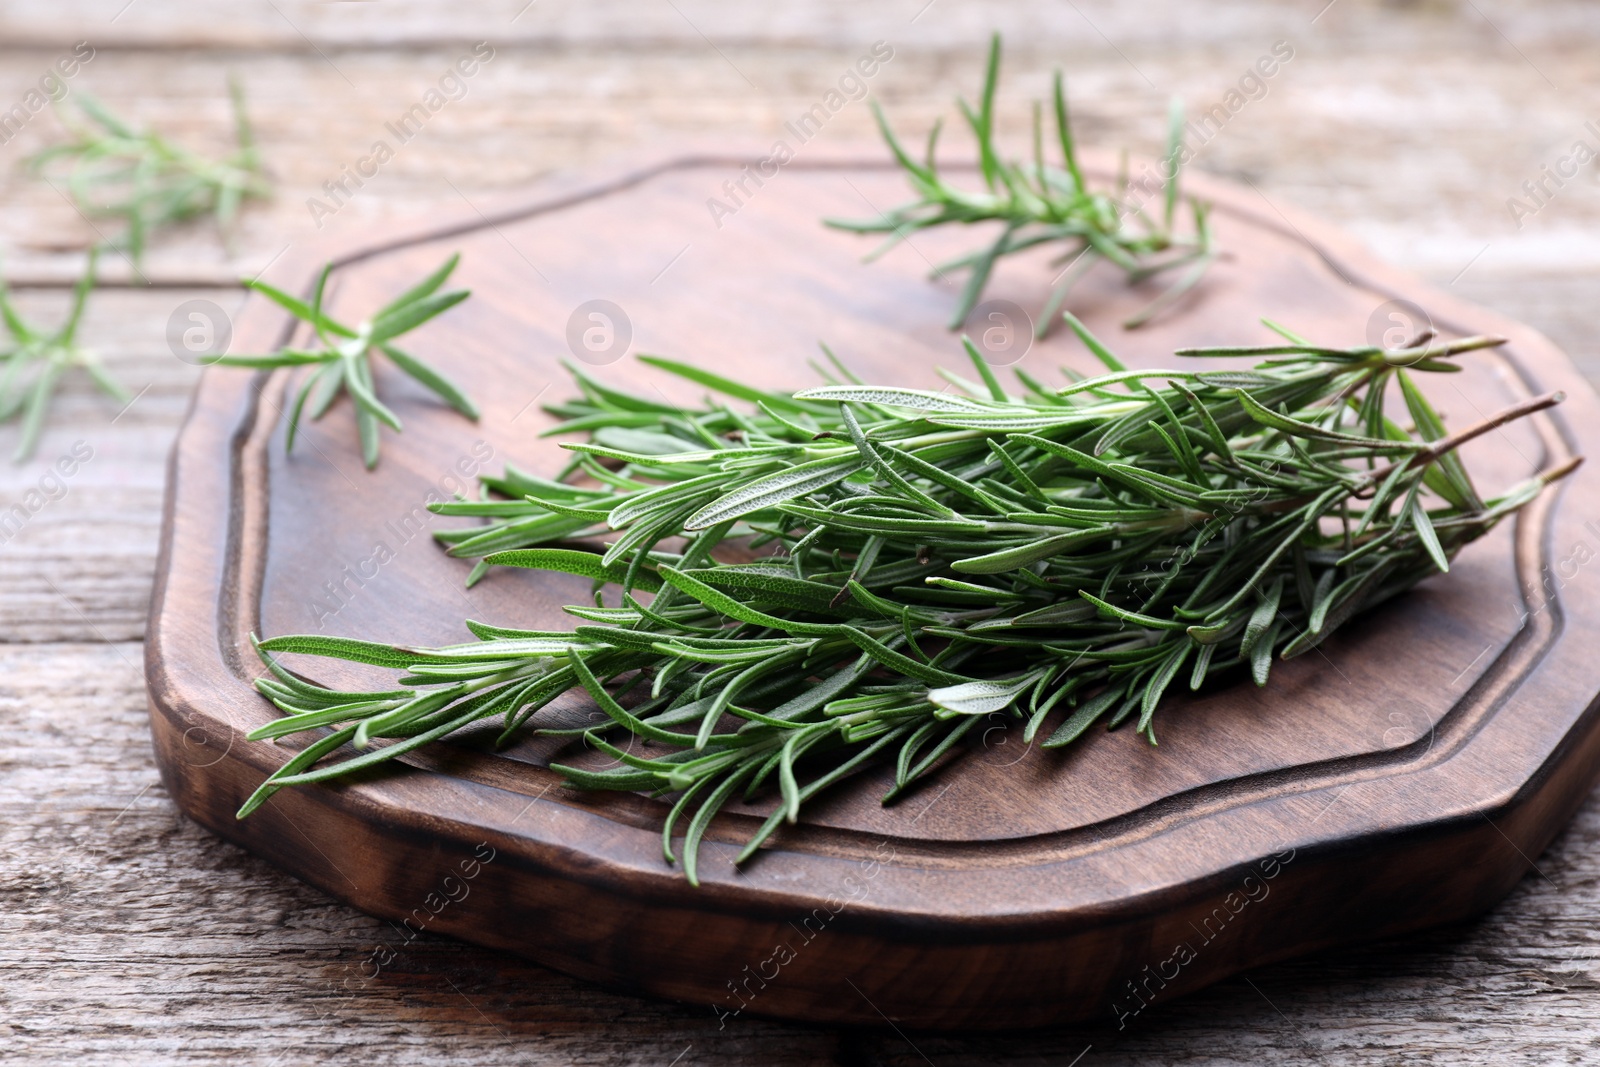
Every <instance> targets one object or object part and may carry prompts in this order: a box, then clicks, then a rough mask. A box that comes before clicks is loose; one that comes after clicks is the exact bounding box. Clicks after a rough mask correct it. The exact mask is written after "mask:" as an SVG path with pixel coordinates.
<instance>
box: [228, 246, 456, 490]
mask: <svg viewBox="0 0 1600 1067" xmlns="http://www.w3.org/2000/svg"><path fill="white" fill-rule="evenodd" d="M460 261H461V256H460V254H459V253H458V254H456V255H453V256H451V257H450V258H449V259H447V260H446V261H445V262H444V265H443V266H441V267H440V268H439V269H438V270H436V271H434V272H433V273H432V274H430V275H428V277H426V278H424V279H423V280H422V281H420V282H418V283H417V284H416V285H414V286H412V287H411V288H410V289H407V290H406V291H405V292H403V293H401V294H400V295H399V296H397V297H395V298H394V299H393V300H392V301H390V302H389V303H388V304H386V305H384V306H383V307H382V308H380V309H379V310H378V312H377V313H376V314H374V315H373V316H372V317H371V318H370V319H366V320H364V321H362V322H360V323H358V324H357V325H356V326H354V327H350V326H346V325H345V324H344V323H342V322H339V321H337V320H335V319H333V318H331V317H330V316H328V315H326V314H325V313H324V312H323V310H322V300H323V296H324V294H325V292H326V291H327V287H328V275H329V273H330V272H332V270H333V264H332V263H329V264H327V265H326V266H325V267H323V268H322V273H321V274H320V275H318V276H317V284H316V288H315V289H314V290H313V291H312V294H311V303H309V304H307V303H306V302H305V301H303V300H300V299H298V298H296V297H293V296H290V295H289V294H288V293H286V292H284V291H283V290H281V289H277V288H274V287H273V286H271V285H268V284H267V283H266V282H263V281H260V280H256V279H246V280H245V283H244V284H245V285H246V286H247V287H248V288H251V289H254V290H255V291H256V292H258V293H260V294H261V295H262V296H265V297H266V298H267V299H268V300H271V301H272V302H273V303H275V304H277V305H278V306H280V307H282V308H283V309H284V310H286V311H288V312H289V313H290V314H291V315H293V316H294V317H295V318H297V319H299V320H300V321H301V322H304V323H307V324H308V325H310V326H311V328H312V330H313V331H315V333H316V336H317V340H319V341H321V342H322V345H321V347H319V348H311V349H306V348H288V347H285V348H281V349H279V350H278V351H277V352H274V353H271V354H269V355H238V356H223V357H222V358H221V359H219V360H217V362H218V363H225V364H228V365H230V366H235V367H254V368H256V369H258V370H260V369H271V368H274V367H298V366H305V365H314V366H316V368H317V369H316V370H315V371H312V372H311V374H310V375H308V376H307V378H306V380H305V382H304V383H303V384H302V385H301V386H300V392H299V394H298V395H297V396H296V397H295V401H294V406H293V407H292V408H291V409H290V411H289V428H288V433H287V434H286V440H285V442H284V448H285V450H286V451H292V450H293V449H294V439H295V434H296V432H297V431H298V429H299V427H300V417H301V415H302V413H306V414H309V415H310V417H311V418H312V420H316V419H320V418H322V416H323V414H324V413H325V412H326V411H327V410H328V407H329V406H330V405H331V404H332V403H333V402H334V400H336V399H337V398H338V397H339V394H340V393H348V394H349V395H350V399H351V400H352V401H354V403H355V408H356V428H357V431H358V432H359V433H360V435H361V454H362V458H363V459H364V460H365V462H366V465H367V469H368V470H371V469H372V468H373V467H375V466H377V464H378V432H379V431H378V424H379V423H382V424H383V425H385V426H388V427H389V428H390V429H392V430H399V429H400V428H401V427H400V418H399V416H397V415H395V413H394V412H393V411H390V410H389V408H388V407H386V406H385V405H384V403H383V401H381V400H379V399H378V394H377V392H376V391H375V387H374V385H373V378H372V353H373V351H374V350H376V351H380V352H382V353H383V354H384V355H386V356H388V357H389V360H390V361H391V362H392V363H394V365H395V366H396V367H399V368H400V369H401V370H402V371H404V372H405V373H407V374H409V375H410V376H411V377H412V378H415V379H416V380H417V381H419V382H421V383H422V384H423V385H424V386H426V387H427V388H428V389H430V390H432V391H433V392H434V393H436V394H438V396H439V397H440V399H442V400H443V401H444V402H445V403H447V404H449V405H450V406H451V407H453V408H455V409H456V410H457V411H459V412H461V414H463V415H465V416H466V417H467V418H469V419H471V420H472V421H474V422H476V421H477V420H478V407H477V405H476V404H474V403H473V402H472V400H471V398H470V397H468V396H467V394H466V393H464V392H462V390H461V388H460V387H459V386H457V385H456V384H455V383H454V382H452V381H451V380H450V379H449V378H447V377H445V376H444V375H443V374H441V373H440V372H439V371H437V370H435V369H434V368H433V367H431V366H429V365H428V364H427V363H424V362H423V361H422V360H420V359H418V358H417V357H416V356H413V355H411V354H409V353H408V352H405V351H404V350H402V349H400V348H399V347H398V346H396V345H395V343H394V342H395V339H396V338H398V337H400V336H401V335H402V334H405V333H408V332H410V331H411V330H414V329H416V328H417V327H418V326H421V325H422V324H423V323H425V322H427V321H428V320H429V319H431V318H433V317H435V316H436V315H439V314H441V313H443V312H445V311H448V310H449V309H450V308H452V307H455V306H456V305H457V304H459V303H461V301H463V300H465V299H466V298H467V297H468V296H471V295H472V294H471V292H470V291H469V290H466V289H452V290H450V291H449V292H444V293H441V292H439V288H440V287H441V286H442V285H444V283H445V281H446V280H447V279H448V278H449V277H450V273H451V272H452V271H454V270H455V269H456V264H457V263H459V262H460Z"/></svg>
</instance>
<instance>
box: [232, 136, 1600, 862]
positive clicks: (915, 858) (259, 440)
mask: <svg viewBox="0 0 1600 1067" xmlns="http://www.w3.org/2000/svg"><path fill="white" fill-rule="evenodd" d="M748 161H749V158H748V157H741V156H726V157H719V156H694V157H688V158H683V159H678V160H673V161H669V162H666V163H663V164H660V165H657V166H653V167H648V168H645V169H642V170H638V171H635V172H632V173H630V174H627V175H624V176H622V177H619V178H613V179H611V180H608V181H604V182H600V183H598V184H592V185H590V186H588V187H586V188H583V189H580V190H578V191H575V192H569V193H566V194H563V195H558V196H555V197H545V198H542V199H540V200H538V201H537V202H535V203H533V204H531V205H528V206H524V207H520V208H515V209H510V210H505V211H499V212H497V213H495V214H492V215H480V216H479V218H478V219H476V220H469V221H467V222H464V223H460V224H457V225H453V226H446V227H441V228H439V229H437V230H432V231H428V232H424V233H420V234H415V235H410V236H407V237H405V238H402V239H397V240H392V241H389V242H386V243H382V244H376V245H372V246H369V247H367V248H364V249H362V250H359V251H357V252H354V253H351V254H349V255H347V256H344V257H342V258H339V259H336V260H335V261H334V266H335V272H337V270H338V269H340V268H342V267H346V266H350V265H353V264H356V263H360V262H363V261H365V260H369V259H372V258H375V257H378V256H381V255H384V254H386V253H389V252H394V251H398V250H400V249H403V248H407V247H413V246H416V245H419V244H425V243H430V242H434V241H439V240H443V239H447V238H449V237H453V236H459V235H462V234H466V233H473V232H478V231H481V230H483V229H486V228H493V227H497V226H498V225H500V224H502V223H512V222H516V221H522V220H526V219H529V218H532V217H535V216H537V215H541V214H546V213H549V212H552V211H556V210H560V209H562V208H566V207H570V206H573V205H576V204H579V203H583V202H585V201H589V200H595V199H599V198H602V197H606V196H610V195H613V194H615V193H618V192H622V191H625V190H628V189H631V188H633V187H636V186H638V185H641V184H643V183H645V182H648V181H650V180H652V179H654V178H656V177H659V176H661V175H664V174H668V173H671V172H673V171H677V170H687V169H693V168H697V167H704V166H707V165H728V164H730V163H733V164H737V163H739V162H748ZM792 166H793V168H794V169H797V170H846V169H855V170H862V169H870V170H883V169H889V168H888V167H887V165H884V164H880V163H877V162H873V163H854V162H845V161H841V162H813V163H809V164H808V163H805V162H803V161H796V163H795V164H793V165H792ZM1090 169H1093V168H1090ZM1101 176H1102V177H1103V176H1104V175H1101ZM1202 184H1203V183H1202ZM1269 206H1270V205H1269ZM1215 210H1217V211H1219V212H1222V213H1225V214H1229V215H1232V216H1234V217H1235V218H1238V219H1240V220H1241V221H1243V222H1245V223H1247V224H1249V225H1251V226H1254V227H1257V228H1260V229H1264V230H1268V231H1270V232H1273V233H1275V234H1277V235H1278V236H1280V237H1282V238H1284V239H1286V240H1288V241H1292V242H1294V243H1296V244H1298V245H1300V246H1301V247H1303V248H1305V249H1307V250H1308V251H1310V252H1312V253H1313V254H1315V255H1316V256H1317V257H1318V259H1319V260H1320V261H1321V262H1322V263H1323V264H1324V265H1325V266H1326V267H1327V268H1328V269H1329V270H1330V272H1332V273H1333V274H1334V275H1335V276H1336V277H1337V278H1338V279H1339V280H1340V281H1341V282H1342V283H1344V284H1346V285H1350V286H1352V287H1355V288H1360V289H1364V290H1366V291H1369V292H1371V293H1373V294H1374V295H1377V296H1381V297H1384V298H1387V299H1393V298H1395V297H1398V296H1400V295H1401V294H1399V293H1396V292H1393V291H1391V290H1389V289H1388V288H1387V287H1385V286H1382V285H1378V284H1374V283H1371V282H1368V281H1366V280H1363V279H1362V278H1361V277H1360V275H1359V273H1358V272H1356V271H1353V270H1352V269H1350V267H1349V266H1348V265H1346V264H1345V263H1344V261H1343V260H1341V258H1340V257H1339V256H1338V255H1336V254H1335V253H1334V252H1333V251H1332V250H1329V249H1328V248H1326V247H1324V246H1322V245H1320V244H1318V243H1317V242H1314V241H1312V240H1310V239H1309V238H1307V237H1306V236H1305V235H1304V234H1303V233H1302V232H1301V231H1300V230H1299V229H1298V228H1297V227H1295V226H1294V225H1293V223H1290V222H1288V220H1287V219H1283V221H1282V223H1280V222H1279V221H1277V220H1275V219H1273V218H1272V217H1271V216H1270V215H1267V214H1266V213H1264V212H1260V211H1257V210H1254V209H1252V208H1250V207H1246V206H1243V205H1241V204H1238V203H1227V202H1222V203H1217V204H1216V205H1215ZM1274 210H1275V209H1274ZM1279 218H1280V219H1281V218H1282V216H1279ZM1285 226H1287V228H1285ZM1439 325H1441V326H1443V327H1445V328H1446V329H1452V330H1454V331H1455V332H1464V331H1461V330H1460V329H1459V328H1458V327H1456V326H1453V325H1452V324H1450V323H1448V322H1445V321H1443V320H1441V321H1440V322H1439ZM294 327H295V323H294V322H293V320H289V321H288V322H287V323H286V324H285V327H284V332H283V334H282V335H281V336H282V339H283V341H285V342H286V341H287V340H288V338H289V336H291V335H292V332H293V330H294ZM1491 358H1494V359H1496V360H1497V361H1498V362H1499V364H1500V365H1501V366H1503V367H1504V368H1505V369H1506V370H1507V371H1508V372H1509V374H1508V375H1505V376H1506V377H1510V378H1514V379H1515V381H1516V382H1517V383H1518V384H1519V385H1520V386H1521V387H1523V388H1525V389H1529V390H1530V391H1531V389H1532V387H1533V386H1534V380H1533V375H1532V374H1531V372H1530V370H1529V369H1528V368H1527V367H1525V366H1524V365H1522V363H1521V362H1520V361H1519V360H1518V359H1517V358H1516V356H1515V354H1514V353H1513V352H1506V351H1501V352H1497V353H1495V354H1494V355H1493V356H1492V357H1491ZM289 377H290V372H288V371H277V372H262V373H260V374H259V375H258V377H257V379H256V381H255V383H254V387H253V388H252V390H251V394H250V401H249V405H248V410H247V413H246V414H245V417H244V418H243V419H242V420H241V423H240V425H239V428H238V430H237V432H236V433H235V435H234V437H233V438H232V442H233V449H232V455H231V457H230V462H231V465H232V478H231V482H230V485H231V491H232V492H233V493H234V499H233V500H231V501H229V502H228V514H229V523H228V535H227V549H226V551H227V558H226V568H227V572H226V573H227V575H228V578H229V580H228V581H227V582H226V583H225V585H224V590H223V592H222V594H221V599H220V600H219V602H218V605H217V607H218V618H217V627H216V634H217V639H218V643H219V646H220V651H221V654H222V659H223V662H224V663H225V664H226V665H227V666H228V669H229V670H230V671H231V672H232V673H233V674H234V675H235V676H236V677H238V678H239V679H240V680H241V681H243V682H246V683H248V682H249V681H251V680H252V679H253V678H254V677H255V675H256V673H257V672H256V671H254V670H253V665H252V664H250V663H247V662H244V661H243V660H242V658H241V656H240V654H239V649H240V648H241V647H247V645H242V642H243V641H244V639H245V638H246V636H247V635H248V634H249V633H251V632H253V631H257V630H259V627H260V621H259V620H260V603H261V591H262V583H263V581H264V574H265V568H266V549H267V544H268V541H267V530H266V524H267V521H268V515H269V511H268V506H269V501H268V492H269V488H270V487H269V484H268V466H267V458H266V450H267V448H268V447H270V444H271V440H272V436H273V433H274V431H275V428H276V426H277V421H278V420H277V418H263V417H262V412H261V404H262V403H263V402H265V403H266V404H268V405H269V406H270V407H271V408H272V409H273V410H274V411H275V412H277V413H280V414H281V410H282V403H281V400H282V399H283V398H284V397H285V395H286V394H285V386H286V383H287V381H288V379H289ZM1528 422H1529V424H1530V425H1534V426H1535V427H1536V428H1537V431H1538V434H1539V436H1540V440H1541V443H1542V445H1543V447H1544V451H1545V457H1544V458H1543V460H1542V461H1541V465H1543V462H1544V461H1547V460H1548V459H1549V458H1550V457H1551V456H1553V457H1554V458H1555V459H1557V460H1561V459H1565V458H1567V457H1568V456H1570V455H1572V454H1574V453H1575V447H1574V442H1573V439H1572V436H1571V434H1570V433H1569V432H1567V430H1566V427H1565V425H1564V424H1563V423H1562V422H1561V421H1560V419H1559V416H1553V415H1551V414H1549V413H1541V414H1539V415H1536V416H1534V417H1532V418H1531V419H1529V420H1528ZM1558 499H1559V488H1558V492H1556V493H1547V494H1545V495H1543V496H1541V497H1540V498H1539V499H1538V500H1537V501H1536V502H1535V503H1534V504H1533V505H1531V506H1530V507H1529V508H1528V509H1526V510H1525V511H1524V512H1522V513H1521V514H1520V515H1519V516H1518V517H1517V518H1516V519H1515V527H1514V529H1515V549H1514V565H1515V572H1516V576H1517V582H1518V590H1517V592H1518V596H1519V597H1520V598H1521V600H1522V602H1523V605H1524V607H1527V606H1528V605H1527V590H1528V589H1529V588H1539V587H1540V581H1539V576H1540V575H1541V573H1542V572H1543V570H1544V569H1545V567H1546V566H1547V565H1548V563H1549V555H1548V549H1549V541H1550V525H1551V519H1552V516H1553V514H1554V509H1555V507H1556V506H1557V503H1556V502H1557V500H1558ZM230 590H236V591H234V592H230ZM1544 607H1545V608H1547V609H1548V610H1541V611H1539V612H1537V613H1534V612H1528V613H1526V617H1525V621H1524V624H1523V626H1522V627H1521V629H1520V630H1519V631H1518V632H1517V633H1516V634H1515V636H1514V637H1513V638H1512V639H1511V640H1510V642H1509V643H1507V644H1506V645H1505V647H1504V648H1502V649H1501V650H1500V652H1499V654H1498V655H1497V656H1496V657H1495V658H1494V659H1493V660H1492V661H1491V663H1490V665H1489V666H1488V668H1487V669H1486V672H1485V673H1484V674H1483V675H1482V676H1481V677H1480V678H1478V679H1477V680H1476V681H1475V682H1474V684H1473V685H1472V686H1471V688H1470V689H1469V690H1468V691H1467V692H1466V693H1465V694H1463V696H1462V697H1461V698H1460V699H1459V700H1458V701H1457V702H1456V703H1455V704H1454V705H1453V706H1452V707H1451V708H1449V710H1448V711H1446V712H1445V714H1444V715H1443V716H1442V717H1441V718H1440V719H1439V721H1438V722H1437V723H1436V724H1435V725H1434V727H1433V729H1432V731H1431V732H1430V734H1429V736H1428V737H1427V738H1426V739H1418V740H1417V741H1414V742H1412V743H1410V744H1408V745H1405V746H1401V747H1398V748H1394V749H1385V750H1380V751H1372V752H1366V753H1361V754H1357V755H1350V756H1343V757H1338V758H1335V759H1330V760H1325V761H1318V762H1313V763H1305V764H1301V765H1298V766H1293V767H1287V768H1280V769H1274V770H1270V771H1263V772H1259V773H1255V774H1251V775H1246V776H1242V777H1238V778H1235V779H1231V780H1228V781H1223V782H1214V783H1208V784H1205V785H1199V786H1195V787H1193V788H1191V789H1188V790H1185V791H1182V792H1179V793H1174V794H1171V795H1168V796H1165V797H1162V798H1161V799H1159V800H1156V801H1154V802H1152V803H1150V804H1147V805H1146V806H1144V807H1142V808H1139V809H1138V810H1135V811H1131V812H1127V813H1124V814H1121V815H1117V816H1114V817H1111V818H1107V819H1104V820H1101V821H1100V822H1096V823H1090V824H1086V825H1083V826H1078V827H1074V828H1071V829H1066V830H1059V831H1054V832H1050V833H1044V834H1038V835H1032V836H1027V837H1014V838H1002V839H995V840H982V841H954V840H943V841H939V842H937V843H931V844H924V843H920V842H919V841H917V840H915V839H910V840H905V839H902V840H901V842H899V848H900V851H901V853H902V855H903V856H904V858H905V859H906V860H909V861H912V862H913V864H914V865H915V866H918V867H931V868H939V867H950V868H961V869H971V868H973V867H995V868H1000V867H1028V866H1035V865H1042V864H1048V863H1057V862H1060V861H1062V860H1066V859H1071V858H1074V857H1078V856H1084V855H1089V854H1093V853H1096V852H1101V851H1105V850H1108V849H1111V848H1113V847H1117V846H1121V845H1125V844H1129V843H1133V842H1138V841H1142V840H1146V839H1149V838H1152V837H1155V836H1158V835H1160V834H1163V833H1166V832H1168V831H1170V830H1172V829H1174V828H1176V827H1178V826H1181V825H1184V824H1186V823H1190V822H1193V821H1195V820H1198V819H1201V818H1205V817H1208V816H1214V815H1217V814H1220V813H1223V812H1226V811H1228V810H1230V809H1233V808H1237V807H1240V806H1242V805H1245V804H1249V803H1252V802H1257V801H1261V800H1263V799H1272V798H1282V797H1293V796H1304V795H1307V794H1311V793H1315V792H1318V791H1321V790H1326V789H1331V788H1335V787H1338V786H1348V785H1351V784H1354V783H1358V782H1362V781H1367V780H1372V779H1376V778H1380V777H1392V776H1393V774H1394V773H1395V772H1397V771H1399V772H1402V773H1404V772H1412V771H1420V770H1424V769H1427V768H1430V767H1435V766H1438V765H1439V764H1442V763H1444V762H1447V761H1448V760H1450V759H1451V758H1453V757H1454V756H1455V755H1456V754H1457V753H1458V752H1460V751H1461V750H1462V748H1464V747H1465V746H1466V745H1467V744H1468V742H1469V741H1470V740H1471V739H1472V737H1473V736H1474V735H1475V734H1476V733H1477V732H1478V731H1479V730H1480V729H1481V728H1482V727H1483V726H1484V725H1485V724H1486V723H1488V722H1489V721H1491V720H1492V719H1493V718H1494V716H1495V715H1496V714H1497V713H1498V712H1499V710H1500V709H1501V708H1503V707H1505V706H1506V704H1507V703H1508V701H1509V700H1510V699H1511V697H1513V696H1514V695H1515V693H1516V691H1517V690H1518V688H1519V687H1520V686H1521V685H1522V683H1523V682H1524V681H1525V680H1526V679H1527V678H1528V676H1529V675H1530V673H1531V672H1532V671H1533V670H1534V668H1535V667H1537V666H1538V664H1539V662H1540V661H1541V660H1542V658H1543V657H1544V655H1545V654H1546V652H1547V651H1548V650H1549V649H1550V648H1551V647H1552V646H1553V645H1554V643H1555V641H1556V639H1557V638H1558V637H1559V636H1560V633H1561V629H1562V619H1563V616H1562V612H1561V609H1560V604H1559V598H1558V596H1557V594H1556V593H1555V592H1554V591H1551V592H1550V593H1549V599H1548V601H1547V602H1546V603H1545V605H1544ZM252 714H257V713H256V712H252ZM270 717H271V716H270V715H269V713H268V712H267V709H266V706H265V704H264V703H263V704H261V706H260V709H259V720H260V721H261V722H266V721H268V720H269V719H270ZM431 747H433V748H434V749H435V750H436V753H437V754H435V755H427V754H425V753H427V751H428V750H423V752H421V753H418V754H417V755H416V757H415V758H413V757H405V758H403V760H402V762H406V763H408V764H410V765H411V766H413V767H415V768H419V769H425V770H428V771H431V772H432V773H435V774H441V775H443V776H445V777H454V778H459V779H462V780H464V781H469V782H472V783H474V784H475V785H478V786H483V787H489V788H495V789H501V790H505V791H507V792H512V793H516V794H520V795H523V796H529V797H536V798H542V799H543V800H545V801H547V802H549V803H555V804H567V803H568V801H567V800H566V799H565V798H563V797H562V796H561V795H560V794H559V792H551V791H550V790H549V789H548V785H549V783H550V782H551V780H552V779H555V778H556V776H555V775H554V774H553V772H550V771H548V770H545V769H544V768H540V767H536V766H534V765H532V764H528V763H524V762H521V761H517V760H513V759H508V758H505V757H500V756H495V755H490V754H479V753H474V752H466V751H463V750H460V749H450V748H448V747H447V746H431ZM446 764H448V766H449V767H450V768H451V769H450V770H449V771H444V770H442V769H441V767H442V766H443V765H446ZM634 799H635V800H638V801H639V803H637V804H635V803H619V804H617V805H615V806H614V810H612V809H610V808H608V809H607V811H606V813H605V815H606V817H607V818H610V819H611V820H612V821H614V822H617V823H620V824H624V825H631V826H636V827H638V828H641V829H655V828H657V827H659V825H660V822H661V815H663V814H664V813H665V811H666V810H667V806H666V805H664V804H660V803H659V802H657V801H653V800H648V799H645V798H634ZM587 810H593V809H592V808H590V809H587ZM718 823H719V824H721V826H723V827H725V828H726V829H727V830H729V831H733V832H736V833H741V834H742V833H748V832H749V830H750V829H753V828H754V827H755V826H756V825H757V823H758V820H757V819H755V818H753V817H751V816H744V815H739V814H724V815H722V816H720V817H719V819H718ZM879 840H881V835H878V834H874V833H869V832H865V831H858V830H851V829H847V828H841V827H821V826H816V825H808V824H802V825H800V826H798V827H789V828H785V830H784V831H782V833H781V834H780V835H779V836H778V837H776V838H775V839H774V845H775V846H776V847H780V848H782V849H784V850H785V851H794V852H804V853H809V854H816V855H823V856H837V857H844V858H860V857H864V856H867V855H869V854H871V852H872V850H873V846H874V844H875V843H876V842H877V841H879Z"/></svg>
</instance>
